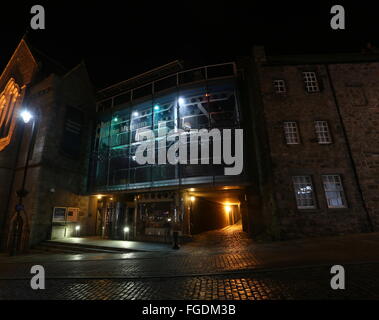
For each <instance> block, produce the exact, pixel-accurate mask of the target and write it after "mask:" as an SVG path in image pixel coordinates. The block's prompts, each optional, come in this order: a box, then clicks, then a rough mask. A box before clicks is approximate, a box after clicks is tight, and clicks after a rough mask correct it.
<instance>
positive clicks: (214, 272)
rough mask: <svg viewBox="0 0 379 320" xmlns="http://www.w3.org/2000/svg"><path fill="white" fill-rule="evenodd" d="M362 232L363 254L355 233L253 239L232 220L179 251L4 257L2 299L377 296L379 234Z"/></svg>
mask: <svg viewBox="0 0 379 320" xmlns="http://www.w3.org/2000/svg"><path fill="white" fill-rule="evenodd" d="M362 237H363V240H362V239H361V238H359V239H361V240H360V242H361V244H362V243H364V244H365V250H364V252H365V254H361V255H359V256H355V255H354V254H352V253H354V252H358V250H357V248H356V247H354V246H351V250H350V252H349V251H344V248H345V246H346V245H347V244H348V243H350V242H351V243H356V244H357V242H358V241H357V238H354V237H353V238H343V239H342V238H341V239H334V240H333V239H324V240H323V241H324V242H318V243H317V242H315V241H311V240H306V241H305V240H303V241H302V242H299V241H295V242H288V243H284V242H283V243H271V244H270V243H265V244H256V243H254V242H253V241H252V240H250V239H248V238H247V237H246V235H245V234H244V233H243V232H241V230H240V226H232V227H229V228H226V229H223V230H218V231H212V232H209V233H205V234H201V235H199V236H198V237H196V238H195V240H194V241H193V242H191V243H189V244H187V245H185V246H183V247H182V248H181V250H179V251H174V250H171V251H162V252H151V253H150V252H136V253H126V254H78V255H67V254H66V255H62V254H34V255H33V254H32V255H29V256H18V257H12V258H9V257H1V259H0V288H1V289H0V299H9V300H12V299H28V300H29V299H70V300H71V299H105V300H107V299H206V300H209V299H220V300H225V299H227V300H235V299H238V300H240V299H241V300H248V299H252V300H256V299H258V300H262V299H378V298H379V263H376V261H375V259H374V258H375V257H376V255H374V254H373V252H374V250H376V249H377V244H378V241H377V239H376V238H377V236H376V237H374V236H373V235H364V236H362ZM326 243H329V246H326ZM330 243H334V247H333V246H332V245H331V244H330ZM370 244H371V246H370ZM316 247H317V250H316V249H315V248H316ZM326 247H328V248H329V249H325V248H326ZM336 247H339V248H341V252H339V251H338V250H335V248H336ZM294 248H297V253H298V254H297V255H296V251H294V250H295V249H294ZM304 248H305V249H306V250H304V252H303V251H302V250H303V249H304ZM310 248H313V251H312V250H310ZM332 249H333V250H332ZM371 250H372V252H371ZM275 252H277V253H278V254H275ZM316 252H319V253H318V254H316ZM343 252H344V253H345V259H343V254H342V253H343ZM376 252H377V251H376ZM280 253H281V254H280ZM307 254H308V255H307ZM286 255H288V256H286ZM308 256H309V257H312V259H310V258H309V257H308ZM370 257H372V259H369V258H370ZM348 258H349V259H348ZM363 258H366V259H363ZM301 259H303V260H301ZM316 261H317V262H318V263H315V262H316ZM285 262H287V263H285ZM343 262H346V264H344V266H345V267H346V268H345V269H346V290H339V291H333V290H332V289H331V287H330V279H331V278H332V275H331V274H330V268H331V266H332V265H334V264H337V263H343ZM354 262H355V263H354ZM36 264H40V265H42V266H44V268H45V272H46V279H47V280H46V290H42V291H41V290H40V291H33V290H32V289H31V288H30V279H31V277H32V275H31V274H30V269H31V267H32V266H33V265H36Z"/></svg>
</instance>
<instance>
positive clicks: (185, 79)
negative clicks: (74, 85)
mask: <svg viewBox="0 0 379 320" xmlns="http://www.w3.org/2000/svg"><path fill="white" fill-rule="evenodd" d="M236 75H237V68H236V65H235V63H234V62H228V63H221V64H214V65H208V66H203V67H198V68H193V69H190V70H185V71H179V72H176V73H174V74H172V75H169V76H165V77H163V78H160V79H158V80H154V81H151V82H149V83H147V84H144V85H142V86H139V87H136V88H133V89H130V90H127V91H124V92H121V93H119V94H116V95H113V96H112V97H111V98H106V99H102V100H100V101H99V102H98V103H97V112H101V111H105V110H107V109H112V108H113V107H115V106H117V105H120V104H124V103H128V102H132V101H134V100H137V99H141V98H143V97H148V96H150V95H154V94H156V93H161V92H163V91H165V90H168V89H171V88H175V87H179V86H181V85H187V84H191V83H196V82H202V81H207V80H217V79H222V78H230V77H235V76H236Z"/></svg>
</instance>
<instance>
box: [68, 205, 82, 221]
mask: <svg viewBox="0 0 379 320" xmlns="http://www.w3.org/2000/svg"><path fill="white" fill-rule="evenodd" d="M79 211H80V210H79V208H68V209H67V221H69V222H77V221H78V217H79Z"/></svg>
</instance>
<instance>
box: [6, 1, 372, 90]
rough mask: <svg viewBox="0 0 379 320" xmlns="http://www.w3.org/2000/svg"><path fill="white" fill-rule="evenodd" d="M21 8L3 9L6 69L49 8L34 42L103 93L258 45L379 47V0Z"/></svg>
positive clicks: (289, 49)
mask: <svg viewBox="0 0 379 320" xmlns="http://www.w3.org/2000/svg"><path fill="white" fill-rule="evenodd" d="M14 2H15V3H14V4H11V5H10V6H9V7H2V14H1V19H0V27H1V35H2V37H1V41H0V52H1V56H0V57H1V58H0V67H1V68H3V66H4V64H6V62H7V61H8V59H9V57H10V56H11V54H12V52H13V50H14V49H15V47H16V45H17V43H18V41H19V40H20V39H21V37H22V35H23V33H24V32H25V30H26V28H27V26H28V25H29V24H30V19H31V17H32V15H31V14H30V13H29V12H30V8H31V7H32V5H33V4H42V5H44V7H45V9H46V30H39V31H32V32H31V34H30V36H31V39H32V40H33V44H34V45H35V46H36V47H37V48H39V49H40V50H42V51H44V52H45V53H46V54H48V55H49V56H51V57H53V58H55V59H56V60H58V61H60V62H61V63H62V64H64V65H66V66H67V67H72V66H74V65H75V64H77V63H79V62H80V61H81V60H82V59H83V60H84V61H85V62H86V64H87V66H88V69H89V73H90V76H91V78H92V80H93V82H94V84H95V85H96V87H98V88H99V87H104V86H106V85H109V84H112V83H115V82H118V81H121V80H125V79H127V78H128V77H131V76H133V75H135V74H138V73H141V72H144V71H146V70H148V69H150V68H154V67H157V66H159V65H161V64H165V63H167V62H169V61H172V60H175V59H184V60H185V61H187V63H188V64H190V65H200V64H205V63H218V62H223V61H230V60H233V59H234V57H236V56H241V55H247V54H249V52H250V50H251V47H252V46H253V45H254V44H264V45H265V46H266V48H267V51H268V52H269V53H293V52H300V53H302V52H309V53H312V52H314V53H317V52H336V51H339V52H341V51H358V50H360V48H362V46H364V45H365V43H367V42H368V41H370V42H371V43H373V44H374V45H377V46H379V19H378V18H377V16H378V12H377V10H376V8H375V5H374V2H373V1H367V4H364V3H363V2H362V1H359V2H358V1H356V2H355V3H356V4H355V5H354V6H352V5H351V4H350V5H349V4H346V3H344V2H343V1H342V2H341V1H338V2H334V1H317V2H316V1H313V2H309V1H303V2H298V3H297V2H294V1H288V0H287V1H253V0H248V1H241V2H239V1H233V0H232V1H224V2H222V1H207V0H203V1H201V2H194V1H189V0H177V1H175V2H168V1H157V0H155V1H142V0H139V1H129V0H121V1H120V0H118V1H114V0H104V1H81V0H77V1H71V0H66V1H58V0H54V1H51V0H50V1H45V2H43V1H42V2H41V1H37V0H35V1H29V2H20V1H14ZM318 2H322V4H320V3H318ZM247 3H249V4H247ZM333 4H342V5H344V7H345V10H346V30H344V31H333V30H332V29H331V28H330V18H331V14H330V13H329V12H330V8H331V7H332V5H333ZM2 6H3V4H2Z"/></svg>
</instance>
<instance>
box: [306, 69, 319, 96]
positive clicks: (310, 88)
mask: <svg viewBox="0 0 379 320" xmlns="http://www.w3.org/2000/svg"><path fill="white" fill-rule="evenodd" d="M303 77H304V83H305V88H306V90H307V92H319V91H320V88H319V86H318V81H317V77H316V73H315V72H303Z"/></svg>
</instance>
